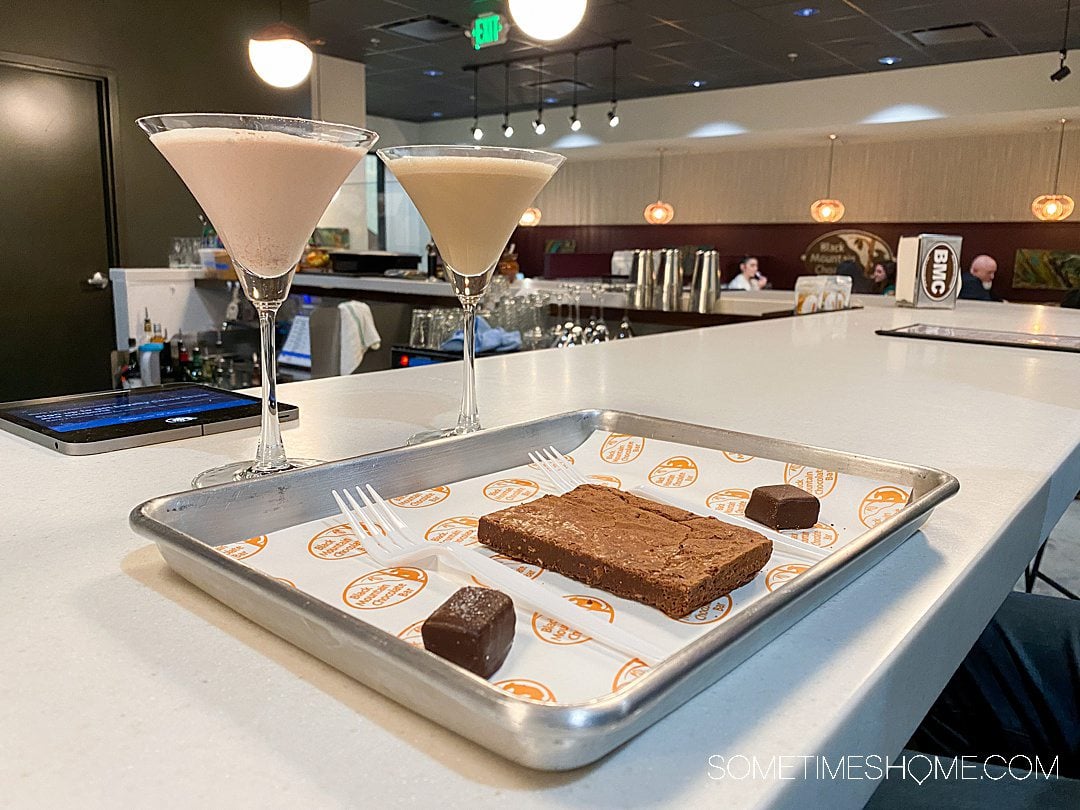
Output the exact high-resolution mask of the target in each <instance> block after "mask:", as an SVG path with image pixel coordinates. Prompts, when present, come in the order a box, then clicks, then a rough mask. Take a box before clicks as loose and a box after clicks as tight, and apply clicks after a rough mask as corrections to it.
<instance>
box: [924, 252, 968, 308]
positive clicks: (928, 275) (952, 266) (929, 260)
mask: <svg viewBox="0 0 1080 810" xmlns="http://www.w3.org/2000/svg"><path fill="white" fill-rule="evenodd" d="M959 265H960V260H959V259H958V258H957V256H956V251H955V250H953V249H952V246H950V245H947V244H945V243H944V242H938V243H937V244H935V245H931V247H930V249H929V250H928V251H927V252H926V257H925V258H924V259H923V266H922V286H923V292H924V293H925V294H926V297H927V298H929V299H930V300H931V301H944V300H945V299H946V298H948V297H949V296H950V295H952V294H953V291H954V289H955V288H956V277H957V274H958V272H959V269H960V267H959Z"/></svg>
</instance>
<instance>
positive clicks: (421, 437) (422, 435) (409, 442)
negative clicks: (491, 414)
mask: <svg viewBox="0 0 1080 810" xmlns="http://www.w3.org/2000/svg"><path fill="white" fill-rule="evenodd" d="M477 430H480V428H477ZM466 433H476V430H465V428H461V427H450V428H442V429H441V430H421V431H420V432H419V433H414V434H413V435H412V436H410V437H409V438H408V439H406V440H405V446H406V447H412V446H413V445H414V444H425V443H426V442H433V441H435V440H436V439H449V438H450V437H451V436H464V435H465V434H466Z"/></svg>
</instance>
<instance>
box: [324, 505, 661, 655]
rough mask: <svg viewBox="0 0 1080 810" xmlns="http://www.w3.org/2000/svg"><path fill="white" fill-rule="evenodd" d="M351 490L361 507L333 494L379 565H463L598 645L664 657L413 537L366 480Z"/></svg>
mask: <svg viewBox="0 0 1080 810" xmlns="http://www.w3.org/2000/svg"><path fill="white" fill-rule="evenodd" d="M355 489H356V494H357V495H359V496H360V500H362V501H363V502H364V506H363V507H361V506H360V504H358V503H357V502H356V499H355V498H353V496H352V495H351V494H350V493H349V491H348V490H347V489H343V490H342V493H343V494H344V500H343V499H342V496H341V495H339V494H338V492H337V490H334V491H333V492H332V493H331V494H332V495H333V496H334V500H335V501H337V505H338V507H339V508H340V509H341V513H342V515H344V516H345V518H346V519H347V520H348V521H349V525H351V526H352V528H353V531H355V532H356V535H357V537H360V538H365V539H362V541H361V542H363V543H364V550H365V551H367V553H368V554H369V555H370V556H371V558H372V559H373V560H374V561H375V562H377V563H378V564H379V565H383V566H394V565H407V564H409V563H416V562H420V561H422V560H425V559H431V558H433V557H434V558H436V559H438V560H439V561H445V562H446V563H448V564H449V565H450V567H452V568H457V569H459V570H460V569H464V570H466V571H468V572H469V573H471V574H474V575H476V576H477V577H478V578H479V579H480V580H482V581H484V582H486V583H488V584H489V585H493V586H495V587H496V588H498V589H499V590H501V591H503V592H504V593H506V594H507V595H509V596H510V598H511V599H513V600H514V602H515V603H516V604H524V605H528V606H529V607H531V608H533V609H534V610H536V611H539V612H540V613H542V614H543V615H545V616H549V617H550V618H552V619H556V620H557V621H560V622H562V623H563V624H565V625H566V626H568V627H570V628H573V629H575V630H578V631H580V632H582V633H584V634H585V635H587V636H589V637H591V638H593V639H594V640H596V641H598V642H600V643H601V644H604V645H606V646H608V647H611V648H612V649H615V650H618V651H619V652H622V653H625V654H626V655H629V656H631V657H634V658H640V659H641V660H642V661H644V662H645V663H646V664H649V665H650V666H651V665H654V664H656V663H658V662H659V661H661V660H663V658H664V657H665V655H664V653H663V652H661V651H660V649H659V648H657V647H656V646H654V645H653V644H651V643H649V642H648V641H646V640H644V639H640V638H638V637H637V636H634V635H633V634H631V633H628V632H626V631H625V630H622V629H620V628H618V627H615V626H614V625H612V624H609V623H608V622H607V621H604V620H603V619H600V618H598V617H597V616H595V615H593V614H592V613H591V612H589V611H588V610H585V609H583V608H580V607H577V606H576V605H574V604H573V603H572V602H568V601H566V600H565V599H563V598H562V597H560V596H557V595H556V594H554V593H551V592H550V591H548V590H547V589H546V588H544V587H543V586H542V585H539V584H537V583H535V582H533V581H532V580H531V579H529V578H528V577H524V576H522V575H521V574H519V573H517V572H516V571H512V570H511V569H509V568H507V567H506V566H505V565H503V564H502V563H500V562H496V561H495V560H493V559H491V558H490V557H488V556H487V555H485V554H482V553H480V552H479V551H477V550H475V549H471V548H467V547H465V546H461V545H458V544H457V543H433V542H428V541H426V540H423V539H421V538H419V537H417V536H416V535H415V534H414V533H413V532H412V530H410V529H409V527H408V526H407V525H406V524H405V523H404V521H402V520H401V519H400V518H399V517H398V516H397V515H396V514H394V510H393V509H391V508H390V507H389V506H388V505H387V503H386V502H385V501H384V500H383V499H382V498H381V497H380V496H379V493H377V492H376V491H375V490H374V489H373V488H372V487H371V485H370V484H369V485H367V493H365V492H364V490H363V489H361V488H360V487H356V488H355ZM345 501H348V503H347V504H346V503H345ZM365 509H366V513H365Z"/></svg>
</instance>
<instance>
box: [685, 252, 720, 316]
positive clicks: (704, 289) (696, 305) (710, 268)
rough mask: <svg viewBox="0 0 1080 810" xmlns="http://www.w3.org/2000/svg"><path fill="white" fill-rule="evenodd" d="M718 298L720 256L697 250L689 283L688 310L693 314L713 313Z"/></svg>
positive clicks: (715, 253)
mask: <svg viewBox="0 0 1080 810" xmlns="http://www.w3.org/2000/svg"><path fill="white" fill-rule="evenodd" d="M719 298H720V254H719V253H717V252H716V251H715V250H699V251H697V252H696V253H695V254H694V276H693V279H692V280H691V282H690V308H691V309H692V310H693V311H694V312H703V313H709V312H712V311H713V307H714V306H716V302H717V301H718V300H719Z"/></svg>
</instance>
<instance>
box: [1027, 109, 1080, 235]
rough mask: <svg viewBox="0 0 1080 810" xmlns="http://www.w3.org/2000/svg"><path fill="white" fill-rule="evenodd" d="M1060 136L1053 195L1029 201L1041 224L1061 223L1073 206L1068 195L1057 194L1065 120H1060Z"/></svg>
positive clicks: (1070, 212)
mask: <svg viewBox="0 0 1080 810" xmlns="http://www.w3.org/2000/svg"><path fill="white" fill-rule="evenodd" d="M1060 123H1061V134H1060V135H1059V136H1058V149H1057V165H1056V168H1055V169H1054V192H1053V194H1040V195H1039V196H1038V197H1036V198H1035V199H1034V200H1032V201H1031V213H1032V214H1034V215H1035V218H1036V219H1039V220H1042V221H1043V222H1061V220H1063V219H1068V218H1069V217H1070V216H1071V215H1072V212H1073V208H1074V207H1075V204H1074V203H1073V198H1072V197H1070V196H1069V195H1068V194H1059V193H1058V181H1059V180H1060V179H1061V154H1062V152H1063V151H1064V149H1065V124H1066V123H1067V120H1066V119H1064V118H1062V119H1061V121H1060Z"/></svg>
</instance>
